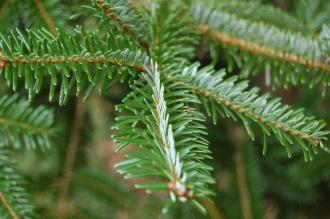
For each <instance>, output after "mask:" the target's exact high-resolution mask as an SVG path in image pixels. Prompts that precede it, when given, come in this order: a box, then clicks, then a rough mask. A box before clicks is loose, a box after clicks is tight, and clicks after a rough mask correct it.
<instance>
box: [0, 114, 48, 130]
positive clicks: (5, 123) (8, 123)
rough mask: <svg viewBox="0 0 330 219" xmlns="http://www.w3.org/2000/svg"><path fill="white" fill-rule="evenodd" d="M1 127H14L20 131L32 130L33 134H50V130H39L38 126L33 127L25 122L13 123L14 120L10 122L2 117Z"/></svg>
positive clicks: (0, 119)
mask: <svg viewBox="0 0 330 219" xmlns="http://www.w3.org/2000/svg"><path fill="white" fill-rule="evenodd" d="M0 125H6V126H13V127H18V128H20V129H26V130H31V131H32V132H33V133H48V132H49V129H45V128H39V127H36V126H31V125H29V124H27V123H24V122H17V121H12V120H9V119H6V118H1V117H0Z"/></svg>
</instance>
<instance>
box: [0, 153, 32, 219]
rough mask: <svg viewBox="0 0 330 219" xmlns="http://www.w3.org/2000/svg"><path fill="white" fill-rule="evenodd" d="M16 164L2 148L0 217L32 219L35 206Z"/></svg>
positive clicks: (0, 155) (0, 157) (0, 158)
mask: <svg viewBox="0 0 330 219" xmlns="http://www.w3.org/2000/svg"><path fill="white" fill-rule="evenodd" d="M15 163H16V162H15V160H13V158H11V157H10V156H9V151H8V150H7V149H5V148H4V147H0V182H1V183H0V214H1V215H0V216H1V218H13V219H20V218H21V217H22V216H23V217H26V218H28V219H30V218H31V217H32V215H33V206H32V204H31V203H30V198H29V195H28V193H27V192H26V190H25V189H24V187H23V185H24V181H23V179H22V177H21V176H20V175H18V173H17V171H16V170H15V169H14V168H13V165H14V164H15Z"/></svg>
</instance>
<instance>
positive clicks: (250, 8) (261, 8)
mask: <svg viewBox="0 0 330 219" xmlns="http://www.w3.org/2000/svg"><path fill="white" fill-rule="evenodd" d="M195 2H196V1H195ZM206 5H207V6H208V7H209V8H214V9H215V10H217V11H221V12H226V13H229V14H234V15H235V16H237V17H239V18H243V19H247V20H250V21H254V22H262V23H264V24H267V25H272V26H276V27H277V28H279V29H282V30H287V31H297V32H302V33H304V32H305V31H306V29H305V26H304V25H303V23H302V22H301V21H300V20H298V19H297V18H296V17H295V16H293V15H291V14H289V13H288V12H286V11H284V10H282V9H281V8H279V7H276V6H274V5H272V4H269V3H267V2H260V1H239V0H230V1H228V0H218V1H214V0H208V1H206Z"/></svg>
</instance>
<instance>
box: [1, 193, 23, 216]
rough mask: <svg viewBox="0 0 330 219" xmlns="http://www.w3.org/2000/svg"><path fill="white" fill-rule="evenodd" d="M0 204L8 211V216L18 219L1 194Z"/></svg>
mask: <svg viewBox="0 0 330 219" xmlns="http://www.w3.org/2000/svg"><path fill="white" fill-rule="evenodd" d="M0 203H3V205H4V206H5V208H6V209H7V211H8V213H9V215H10V216H11V217H12V218H13V219H19V217H18V215H17V214H16V212H15V211H14V209H13V208H12V207H11V206H10V204H9V202H8V201H7V199H6V198H5V195H4V194H3V193H2V192H0Z"/></svg>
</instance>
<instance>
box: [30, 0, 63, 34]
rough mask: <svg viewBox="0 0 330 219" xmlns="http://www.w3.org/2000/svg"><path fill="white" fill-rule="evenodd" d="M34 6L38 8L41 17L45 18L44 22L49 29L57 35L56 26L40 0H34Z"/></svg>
mask: <svg viewBox="0 0 330 219" xmlns="http://www.w3.org/2000/svg"><path fill="white" fill-rule="evenodd" d="M34 2H35V4H36V7H37V8H38V10H39V12H40V15H41V17H42V18H43V19H44V20H45V23H46V24H47V26H48V28H49V30H50V31H51V32H52V33H53V34H54V35H57V34H58V31H57V29H56V26H55V24H54V22H53V21H52V19H51V18H50V16H49V14H48V13H47V10H46V8H45V6H44V5H43V3H42V2H41V1H40V0H34Z"/></svg>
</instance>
